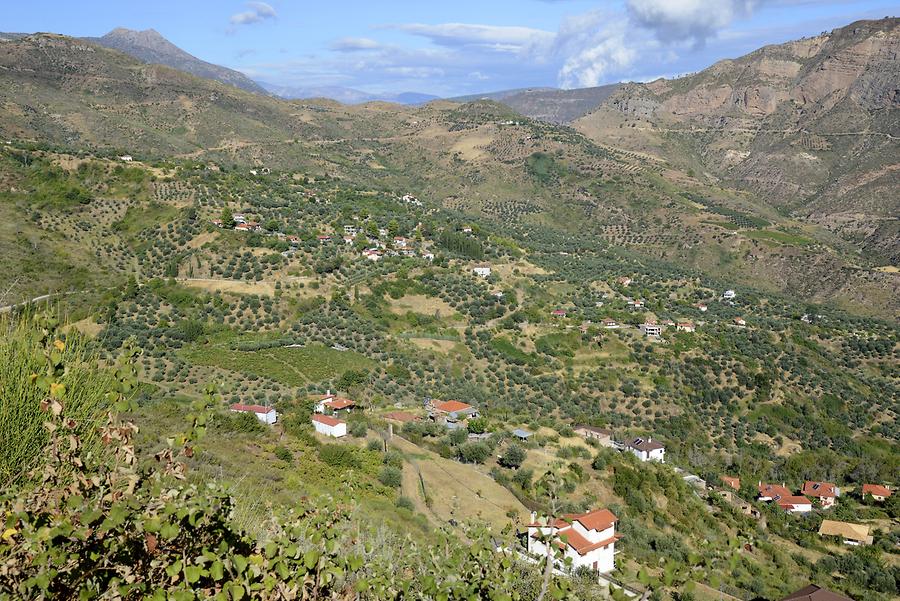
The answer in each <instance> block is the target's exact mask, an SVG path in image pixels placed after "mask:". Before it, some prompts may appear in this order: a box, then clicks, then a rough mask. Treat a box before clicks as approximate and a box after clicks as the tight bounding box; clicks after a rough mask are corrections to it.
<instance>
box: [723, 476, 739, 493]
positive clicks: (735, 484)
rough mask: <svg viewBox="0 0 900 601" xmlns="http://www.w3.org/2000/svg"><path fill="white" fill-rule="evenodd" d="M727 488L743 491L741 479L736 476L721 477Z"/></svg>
mask: <svg viewBox="0 0 900 601" xmlns="http://www.w3.org/2000/svg"><path fill="white" fill-rule="evenodd" d="M719 479H720V480H721V481H722V483H723V484H725V486H730V487H731V488H733V489H734V490H741V479H740V478H738V477H736V476H719Z"/></svg>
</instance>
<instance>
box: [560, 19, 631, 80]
mask: <svg viewBox="0 0 900 601" xmlns="http://www.w3.org/2000/svg"><path fill="white" fill-rule="evenodd" d="M635 46H636V44H635V40H634V38H633V37H632V36H631V35H630V31H629V27H628V23H627V21H626V20H625V19H622V18H621V17H618V16H611V15H610V14H608V13H605V12H601V11H595V12H592V13H588V14H587V15H582V16H580V17H578V18H572V19H567V20H566V21H564V22H563V24H562V25H561V26H560V29H559V32H558V33H557V35H556V43H555V50H556V53H557V55H559V57H560V58H561V59H562V60H563V65H562V67H561V68H560V70H559V75H558V79H559V84H560V85H561V86H562V87H564V88H574V87H591V86H596V85H600V84H601V83H603V82H604V81H606V78H607V77H608V76H609V75H610V74H612V73H621V72H622V71H624V70H626V69H628V68H629V67H630V66H631V65H632V64H633V63H634V61H635V59H636V58H637V57H638V50H637V49H636V47H635Z"/></svg>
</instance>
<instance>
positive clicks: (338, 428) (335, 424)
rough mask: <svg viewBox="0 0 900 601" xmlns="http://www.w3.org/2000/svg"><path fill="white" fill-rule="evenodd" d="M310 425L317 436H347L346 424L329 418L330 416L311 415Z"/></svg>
mask: <svg viewBox="0 0 900 601" xmlns="http://www.w3.org/2000/svg"><path fill="white" fill-rule="evenodd" d="M312 424H313V427H314V428H315V429H316V432H318V433H319V434H324V435H325V436H331V437H333V438H340V437H342V436H346V435H347V422H345V421H343V420H339V419H337V418H334V417H331V416H330V415H321V414H319V413H313V416H312Z"/></svg>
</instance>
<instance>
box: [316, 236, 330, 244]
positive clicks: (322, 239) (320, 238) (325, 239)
mask: <svg viewBox="0 0 900 601" xmlns="http://www.w3.org/2000/svg"><path fill="white" fill-rule="evenodd" d="M316 240H318V241H319V244H327V243H329V242H331V236H329V235H327V234H322V235H321V236H316Z"/></svg>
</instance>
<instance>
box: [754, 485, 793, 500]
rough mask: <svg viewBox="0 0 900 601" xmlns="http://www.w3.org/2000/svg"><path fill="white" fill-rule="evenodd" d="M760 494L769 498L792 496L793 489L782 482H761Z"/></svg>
mask: <svg viewBox="0 0 900 601" xmlns="http://www.w3.org/2000/svg"><path fill="white" fill-rule="evenodd" d="M759 496H761V497H769V498H775V497H789V496H791V491H790V490H789V489H788V488H785V487H784V486H781V485H780V484H760V485H759Z"/></svg>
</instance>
